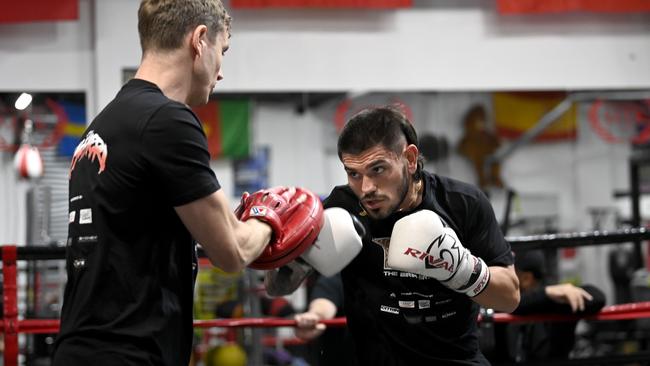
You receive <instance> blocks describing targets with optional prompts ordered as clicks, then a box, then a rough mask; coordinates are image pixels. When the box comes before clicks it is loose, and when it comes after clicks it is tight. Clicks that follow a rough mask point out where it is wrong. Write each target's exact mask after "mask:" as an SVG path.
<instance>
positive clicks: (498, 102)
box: [492, 92, 577, 141]
mask: <svg viewBox="0 0 650 366" xmlns="http://www.w3.org/2000/svg"><path fill="white" fill-rule="evenodd" d="M565 97H566V93H564V92H500V93H493V94H492V106H493V110H494V124H495V127H496V130H497V134H498V135H499V136H501V137H503V138H506V139H516V138H518V137H519V136H520V135H521V134H523V133H524V132H526V131H527V130H529V129H530V128H532V127H533V126H535V125H536V124H537V122H539V120H540V119H541V118H542V116H544V115H545V114H546V113H547V112H548V111H550V110H551V109H553V107H555V106H556V105H557V104H558V103H560V102H561V101H562V100H564V98H565ZM576 135H577V127H576V106H575V104H574V105H572V106H571V108H570V109H569V110H568V111H567V112H566V113H564V114H563V115H562V116H561V117H560V118H558V119H557V120H556V121H555V122H554V123H552V124H551V125H550V126H549V127H548V128H546V130H544V132H542V133H541V134H540V135H539V136H537V138H536V141H557V140H567V139H569V140H573V139H575V138H576Z"/></svg>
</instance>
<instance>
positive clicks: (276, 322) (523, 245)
mask: <svg viewBox="0 0 650 366" xmlns="http://www.w3.org/2000/svg"><path fill="white" fill-rule="evenodd" d="M506 239H507V240H508V241H509V242H510V244H511V245H512V247H513V248H515V249H538V248H561V247H576V246H586V245H603V244H613V243H623V242H631V241H637V240H638V241H640V240H649V239H650V230H649V229H648V228H645V227H639V228H630V229H620V230H613V231H594V232H574V233H560V234H544V235H532V236H521V237H507V238H506ZM0 254H1V255H2V274H3V281H2V290H3V293H2V295H3V300H4V301H3V310H4V313H3V318H2V320H0V328H1V329H2V330H3V333H4V346H5V351H4V355H3V358H4V365H5V366H17V365H18V353H19V345H18V334H19V333H27V334H44V333H48V334H49V333H57V332H58V330H59V320H57V319H23V320H19V319H18V293H17V261H18V260H55V259H64V258H65V248H64V247H47V246H25V247H16V246H15V245H3V246H2V250H1V251H0ZM639 318H650V301H648V302H637V303H629V304H619V305H612V306H607V307H605V308H603V309H601V311H600V312H599V313H597V314H592V315H585V316H581V315H511V314H502V313H496V314H492V315H490V316H485V315H483V316H479V318H478V319H477V320H478V321H479V322H493V323H526V322H540V321H543V322H556V321H577V320H580V319H584V320H594V321H608V320H629V319H639ZM322 323H324V324H325V325H327V326H330V327H343V326H346V324H347V321H346V319H345V318H335V319H330V320H325V321H323V322H322ZM194 326H195V327H197V328H213V327H217V328H240V327H256V328H275V327H295V326H296V322H295V320H291V319H284V318H240V319H213V320H195V321H194ZM263 343H265V344H266V343H269V344H272V342H271V341H269V340H264V341H263ZM290 343H291V342H290ZM293 343H294V344H296V343H299V342H293ZM644 357H647V356H644Z"/></svg>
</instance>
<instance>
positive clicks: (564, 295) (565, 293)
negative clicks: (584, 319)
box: [544, 283, 593, 313]
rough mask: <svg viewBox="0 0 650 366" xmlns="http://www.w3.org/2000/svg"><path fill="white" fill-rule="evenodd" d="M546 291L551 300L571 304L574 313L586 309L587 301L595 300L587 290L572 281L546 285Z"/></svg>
mask: <svg viewBox="0 0 650 366" xmlns="http://www.w3.org/2000/svg"><path fill="white" fill-rule="evenodd" d="M544 291H545V292H546V296H548V297H549V298H550V299H551V300H553V301H555V302H557V303H560V304H569V306H571V310H572V311H573V312H574V313H575V312H577V311H584V310H585V301H591V300H593V297H592V296H591V295H590V294H589V293H588V292H587V291H585V290H584V289H582V288H580V287H577V286H574V285H572V284H570V283H563V284H559V285H552V286H546V288H545V289H544Z"/></svg>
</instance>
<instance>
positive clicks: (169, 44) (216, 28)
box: [138, 0, 231, 53]
mask: <svg viewBox="0 0 650 366" xmlns="http://www.w3.org/2000/svg"><path fill="white" fill-rule="evenodd" d="M230 22H231V17H230V15H228V12H227V11H226V8H224V6H223V4H222V3H221V0H142V2H141V3H140V9H139V10H138V32H139V33H140V47H142V52H143V53H144V52H146V51H148V50H151V49H158V50H173V49H176V48H179V47H180V46H181V45H182V44H183V38H185V36H186V35H187V33H188V32H189V31H191V30H192V29H194V28H195V27H197V26H199V25H205V26H207V27H208V36H209V39H211V40H212V39H215V38H216V36H217V34H218V33H219V32H223V31H226V32H228V33H230Z"/></svg>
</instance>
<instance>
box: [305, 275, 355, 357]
mask: <svg viewBox="0 0 650 366" xmlns="http://www.w3.org/2000/svg"><path fill="white" fill-rule="evenodd" d="M309 298H310V301H311V300H313V299H317V298H324V299H328V300H330V301H331V302H332V303H333V304H334V305H336V316H337V317H341V316H345V303H344V294H343V283H342V282H341V275H340V274H336V275H334V276H331V277H325V276H319V277H318V279H317V280H316V283H315V284H314V287H313V289H312V291H311V294H310V296H309ZM315 343H316V344H315V346H316V347H317V350H316V351H317V354H318V365H320V366H327V365H336V366H356V365H357V362H356V358H355V354H356V352H355V350H354V343H353V340H352V338H351V336H350V332H349V331H348V329H347V328H346V327H328V328H327V329H325V332H323V334H321V336H320V337H318V339H317V341H316V342H315Z"/></svg>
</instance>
